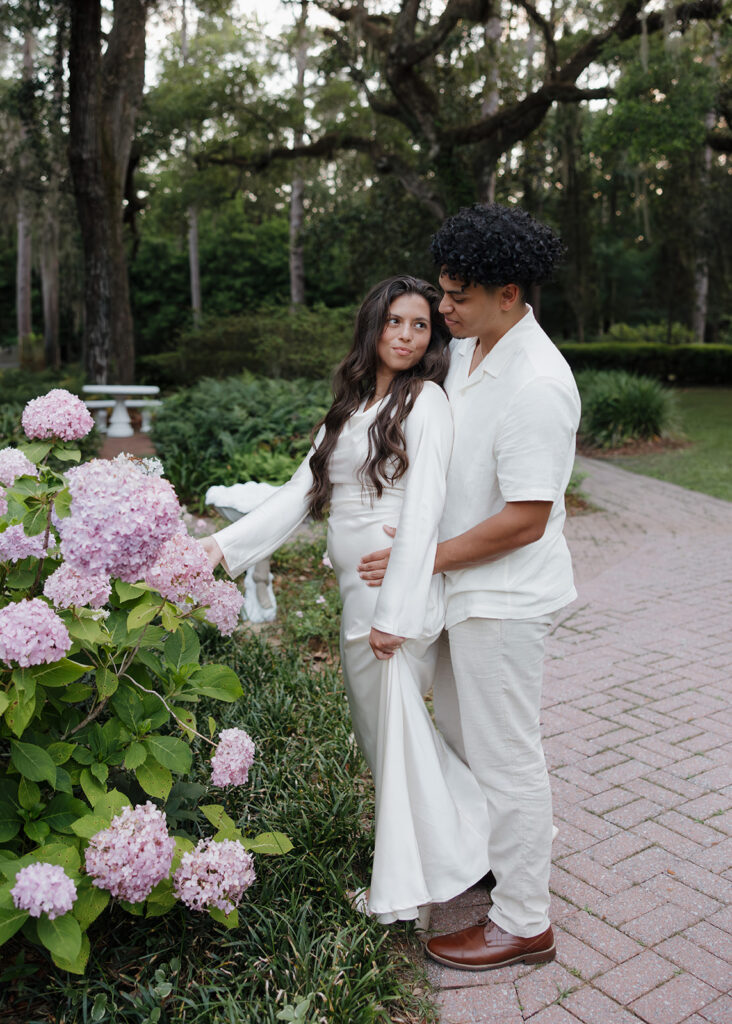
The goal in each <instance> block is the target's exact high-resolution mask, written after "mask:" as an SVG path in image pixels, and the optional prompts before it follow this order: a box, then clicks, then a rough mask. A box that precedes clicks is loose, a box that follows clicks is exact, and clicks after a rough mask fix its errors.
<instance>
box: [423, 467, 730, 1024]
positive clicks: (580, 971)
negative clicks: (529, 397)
mask: <svg viewBox="0 0 732 1024" xmlns="http://www.w3.org/2000/svg"><path fill="white" fill-rule="evenodd" d="M578 462H579V465H580V468H581V469H582V470H583V471H585V472H587V473H588V477H587V479H586V480H585V482H584V484H583V490H584V491H585V493H587V494H588V495H589V496H590V497H591V499H592V500H593V501H594V503H595V504H596V505H598V506H600V508H601V509H602V511H599V512H595V513H592V514H588V515H584V516H578V517H575V518H573V519H571V520H570V521H569V523H568V528H567V536H568V539H569V543H570V547H571V549H572V553H573V557H574V560H575V571H576V577H577V581H578V590H579V592H580V596H579V599H578V600H577V601H576V602H575V603H574V604H573V605H571V606H570V607H569V608H567V609H565V611H564V612H563V613H562V617H561V619H560V621H559V623H558V625H557V627H556V629H555V630H554V633H553V635H552V637H551V639H550V642H549V647H548V664H547V677H546V685H545V696H544V712H543V730H544V738H545V740H544V742H545V750H546V755H547V761H548V763H549V767H550V772H551V778H552V791H553V794H554V815H555V821H556V824H557V825H558V827H559V830H560V834H559V836H558V838H557V839H556V841H555V843H554V849H553V871H552V882H551V888H552V919H553V923H554V927H555V931H556V938H557V959H556V961H555V962H554V963H552V964H546V965H544V966H538V967H527V966H523V965H522V966H520V967H512V968H506V969H504V970H500V971H494V972H483V973H479V974H470V973H467V972H460V971H452V970H450V969H448V968H443V967H440V966H439V965H437V964H432V963H430V966H429V968H428V971H429V976H430V979H431V981H432V983H433V985H434V986H435V989H436V990H437V993H436V997H435V998H436V1002H437V1004H438V1005H439V1007H440V1011H441V1016H442V1021H443V1022H444V1024H482V1022H486V1024H521V1022H522V1021H525V1020H530V1021H531V1022H532V1024H577V1022H578V1021H581V1022H583V1024H631V1022H634V1021H644V1022H646V1024H680V1022H681V1021H685V1022H687V1024H732V997H731V996H730V990H731V989H732V906H731V905H730V904H731V903H732V900H731V899H730V897H732V785H731V783H732V776H731V774H730V770H729V753H730V748H731V747H732V743H731V742H730V741H731V739H732V710H731V709H730V702H729V694H730V686H729V680H730V675H731V674H732V628H731V627H732V587H731V586H730V577H731V576H732V571H731V570H732V504H730V503H727V502H724V501H720V500H717V499H715V498H709V497H706V496H705V495H702V494H697V493H695V492H692V491H686V490H683V489H682V488H680V487H676V486H675V485H673V484H666V483H663V482H660V481H657V480H652V479H650V478H648V477H642V476H637V475H634V474H631V473H628V472H626V471H625V470H622V469H618V468H617V467H615V466H611V465H609V464H607V463H604V462H602V461H598V460H587V459H579V460H578ZM487 906H488V904H487V902H486V897H485V893H484V892H483V891H481V890H479V889H475V890H471V891H470V892H468V893H465V894H464V895H463V896H461V897H458V899H456V900H453V901H452V903H450V904H447V905H446V906H444V907H440V908H436V910H435V911H434V912H433V928H436V929H437V930H438V931H449V930H453V929H456V928H461V927H464V926H465V925H467V924H472V923H474V922H475V920H476V919H478V918H479V917H480V916H481V914H483V913H485V910H486V909H487Z"/></svg>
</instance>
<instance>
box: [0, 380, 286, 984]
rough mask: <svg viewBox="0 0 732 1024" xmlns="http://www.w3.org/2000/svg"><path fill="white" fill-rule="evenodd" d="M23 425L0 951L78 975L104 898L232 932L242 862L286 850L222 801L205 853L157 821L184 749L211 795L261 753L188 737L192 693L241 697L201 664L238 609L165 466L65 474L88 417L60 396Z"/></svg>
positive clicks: (10, 607) (185, 769) (3, 459)
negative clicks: (42, 954) (205, 636)
mask: <svg viewBox="0 0 732 1024" xmlns="http://www.w3.org/2000/svg"><path fill="white" fill-rule="evenodd" d="M22 423H23V428H24V430H25V432H26V436H27V437H28V439H29V440H28V443H27V444H24V445H22V446H21V447H19V448H5V449H2V450H0V756H1V757H2V762H1V767H0V944H2V943H4V942H6V941H7V940H8V939H9V938H11V937H12V936H13V935H14V934H15V933H16V932H17V931H18V930H19V929H22V930H23V933H24V935H25V936H26V937H27V938H28V940H29V941H31V942H34V943H37V944H41V945H43V946H45V947H46V948H47V949H48V950H49V952H50V954H51V956H52V957H53V960H54V962H55V963H56V964H57V966H59V967H61V968H64V969H66V970H69V971H73V972H76V973H83V971H84V969H85V966H86V962H87V959H88V956H89V940H88V937H87V934H86V932H87V929H88V927H89V925H90V924H91V923H92V922H93V921H94V920H96V919H97V918H98V917H99V915H100V914H102V913H103V912H104V910H105V908H106V907H107V906H108V905H109V903H110V901H111V900H113V899H114V900H117V901H119V903H120V904H121V905H122V906H123V907H124V908H125V909H126V910H128V911H129V912H130V913H136V914H140V913H145V914H146V916H148V917H152V916H156V915H159V914H163V913H166V912H167V911H169V910H171V909H172V908H174V907H176V906H181V905H182V906H183V907H186V908H188V909H190V910H193V911H196V912H207V913H208V914H209V915H210V916H211V917H213V918H214V919H215V920H216V921H219V922H221V923H223V924H225V925H226V926H227V927H230V928H233V927H236V926H237V924H238V911H237V907H238V905H239V903H240V901H241V899H242V897H243V895H244V893H245V891H246V890H247V889H248V888H249V886H251V885H252V884H253V882H254V880H255V865H254V858H253V856H252V854H278V853H286V852H288V850H289V849H291V843H290V841H289V840H288V839H287V837H286V836H284V835H283V834H282V833H262V834H260V835H257V836H245V835H244V834H243V833H242V831H241V830H240V829H239V828H238V826H237V823H236V822H235V821H234V820H233V819H232V818H230V817H229V816H228V814H227V813H226V812H225V810H224V808H223V806H221V805H220V804H215V803H213V804H206V805H203V806H201V807H199V808H197V811H198V812H201V813H202V814H203V816H204V817H205V819H207V821H208V823H210V825H211V826H212V827H213V829H214V834H213V835H212V836H209V837H208V838H200V835H198V834H197V835H196V837H195V838H196V839H197V840H198V841H197V843H194V841H193V839H192V838H190V837H189V836H188V835H186V834H185V833H183V832H182V831H180V830H179V829H177V828H176V829H173V828H171V826H170V825H169V823H168V820H167V818H166V813H165V809H166V802H167V801H168V800H169V797H170V794H171V789H172V787H173V784H174V779H175V776H179V777H183V778H185V777H186V776H187V775H188V773H189V772H190V770H191V766H192V760H193V750H192V745H193V744H194V742H195V743H196V745H197V747H199V748H200V747H201V746H203V747H205V748H206V749H207V750H209V752H210V753H209V757H210V783H211V785H213V786H217V787H227V786H234V785H244V784H245V783H246V781H247V777H248V773H249V769H250V767H251V765H252V763H253V760H254V743H253V742H252V740H251V739H250V737H249V736H248V735H247V734H246V732H244V731H243V730H241V729H226V730H223V732H221V733H220V734H219V735H218V736H217V732H218V729H217V726H216V722H215V720H214V719H212V718H209V719H208V721H207V732H208V735H203V734H202V733H201V732H200V731H199V727H198V722H197V719H196V713H195V711H196V704H197V702H198V701H199V700H200V698H201V697H204V696H205V697H210V698H215V699H218V700H222V701H227V702H231V701H235V700H237V699H238V698H239V697H241V696H242V692H243V691H242V686H241V683H240V680H239V678H238V677H237V675H236V674H235V673H234V672H233V670H232V669H230V668H227V667H226V666H225V665H212V664H205V665H201V664H200V658H199V655H200V644H199V641H198V637H197V634H196V624H197V623H199V622H202V621H204V620H206V621H208V622H210V623H212V624H213V625H215V626H217V627H218V628H219V629H220V630H221V631H222V632H224V633H227V634H228V633H231V632H232V631H233V629H234V627H235V625H236V623H237V620H238V614H239V610H240V607H241V602H242V597H241V594H240V593H239V591H238V590H237V588H236V587H235V586H234V584H232V583H229V582H227V581H224V580H216V579H214V575H213V572H212V571H211V569H210V566H209V563H208V559H207V557H206V555H205V552H204V551H203V549H202V548H201V546H200V544H199V543H198V541H196V540H194V539H192V538H191V537H189V536H188V535H187V533H186V531H185V529H184V527H183V526H182V523H181V508H180V505H179V503H178V500H177V497H176V495H175V491H174V490H173V488H172V486H171V485H170V483H169V482H168V481H167V480H166V479H165V478H164V475H163V468H162V466H161V465H160V463H159V462H157V460H154V459H149V460H137V459H133V458H131V457H130V456H119V457H118V458H117V459H115V460H113V461H102V460H99V459H92V460H91V461H89V462H87V463H84V464H82V465H73V464H74V463H78V462H80V452H79V449H78V448H77V447H75V442H76V441H78V440H79V439H80V438H82V437H84V435H85V434H86V433H87V432H88V430H89V429H90V428H91V425H92V421H91V418H90V417H89V414H88V412H87V410H86V407H85V406H84V404H83V402H81V401H80V400H79V399H77V398H75V397H74V396H73V395H70V394H69V393H68V392H65V391H61V390H59V389H56V390H54V391H51V392H49V394H47V395H45V396H43V397H42V398H38V399H34V400H33V401H31V402H29V403H28V405H27V406H26V409H25V411H24V413H23V417H22ZM64 463H71V464H72V466H71V468H69V469H68V470H67V471H66V472H65V473H62V472H58V471H57V470H55V469H53V468H52V466H57V465H59V464H60V465H62V466H63V464H64ZM177 802H178V803H179V801H177ZM194 813H195V812H192V814H191V816H194ZM196 816H197V817H198V818H199V819H200V815H196ZM184 817H185V816H184V815H181V812H180V808H179V807H177V808H176V813H175V820H176V822H178V821H180V820H181V819H182V818H184Z"/></svg>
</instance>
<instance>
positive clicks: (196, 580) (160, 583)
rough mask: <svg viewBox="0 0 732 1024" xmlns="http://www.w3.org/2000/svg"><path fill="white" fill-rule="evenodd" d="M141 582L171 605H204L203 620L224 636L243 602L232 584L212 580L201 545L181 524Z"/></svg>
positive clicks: (208, 563)
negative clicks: (204, 615)
mask: <svg viewBox="0 0 732 1024" xmlns="http://www.w3.org/2000/svg"><path fill="white" fill-rule="evenodd" d="M145 582H146V583H147V584H148V586H151V587H154V588H155V590H157V591H158V593H159V594H161V595H162V596H163V597H165V598H167V599H168V601H172V602H173V603H174V604H178V605H186V604H191V603H193V604H197V605H208V610H207V612H206V619H207V620H208V621H209V622H210V623H211V624H212V625H214V626H217V627H218V629H219V630H220V631H221V632H222V633H224V634H225V635H226V636H228V635H229V634H231V633H233V631H234V629H235V628H236V625H237V623H238V621H239V612H240V610H241V606H242V604H243V603H244V597H243V595H242V593H241V591H240V590H239V589H238V587H237V586H236V585H235V584H234V583H230V582H228V581H227V580H215V579H214V574H213V570H212V568H211V563H210V562H209V560H208V556H207V554H206V552H205V551H204V549H203V547H202V545H201V542H200V541H198V540H196V538H195V537H191V536H189V535H188V533H187V532H186V529H185V527H184V526H183V525H181V526H180V528H179V530H178V532H177V533H175V534H174V535H173V536H172V537H171V538H170V540H168V541H166V542H165V544H164V545H163V547H162V549H161V551H160V554H159V555H158V557H157V560H156V561H155V563H154V564H153V565H151V566H150V567H149V569H148V570H147V572H146V573H145Z"/></svg>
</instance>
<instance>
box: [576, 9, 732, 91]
mask: <svg viewBox="0 0 732 1024" xmlns="http://www.w3.org/2000/svg"><path fill="white" fill-rule="evenodd" d="M644 2H645V0H631V2H630V3H627V4H626V5H625V7H624V8H623V10H622V11H621V13H620V15H619V17H618V18H617V20H616V21H615V22H614V23H613V24H612V25H611V26H610V27H609V28H607V29H605V31H604V32H598V33H597V35H595V36H592V38H591V39H588V40H587V42H586V43H585V44H584V45H583V46H581V47H580V48H579V50H577V52H576V53H574V54H573V55H572V56H571V57H570V59H569V60H568V61H567V62H566V63H565V64H564V65H563V67H562V68H560V70H559V72H558V73H557V77H558V78H560V79H564V80H565V81H567V80H570V81H575V80H576V79H577V78H578V77H579V75H580V74H581V73H582V72H583V71H584V70H585V68H586V67H588V66H589V65H590V64H591V63H592V61H593V60H595V58H596V57H599V55H600V54H601V52H602V50H603V48H604V46H605V44H606V43H608V42H609V41H610V40H611V39H612V38H613V37H615V38H616V39H618V40H620V41H623V40H625V39H632V38H633V36H637V35H640V33H641V32H642V31H643V19H642V18H640V17H639V16H638V15H639V14H640V12H641V10H642V9H643V6H644ZM721 11H722V0H698V2H696V3H685V4H678V5H677V6H676V8H675V9H674V12H673V14H674V19H675V20H676V21H677V22H681V24H682V25H683V26H686V25H688V23H689V22H690V21H693V20H695V19H698V20H701V21H709V20H711V19H712V18H716V17H717V16H718V15H719V14H720V13H721ZM645 22H646V30H647V31H648V32H649V33H652V32H660V31H661V30H662V29H663V28H664V26H665V22H664V15H663V12H659V11H655V12H652V13H650V14H649V15H648V16H647V18H646V19H645Z"/></svg>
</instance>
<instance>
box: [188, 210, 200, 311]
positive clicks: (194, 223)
mask: <svg viewBox="0 0 732 1024" xmlns="http://www.w3.org/2000/svg"><path fill="white" fill-rule="evenodd" d="M188 266H189V269H190V278H191V310H192V311H193V323H194V324H195V326H196V327H197V326H198V325H199V324H200V322H201V261H200V259H199V257H198V210H197V209H196V207H195V206H189V207H188Z"/></svg>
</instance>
